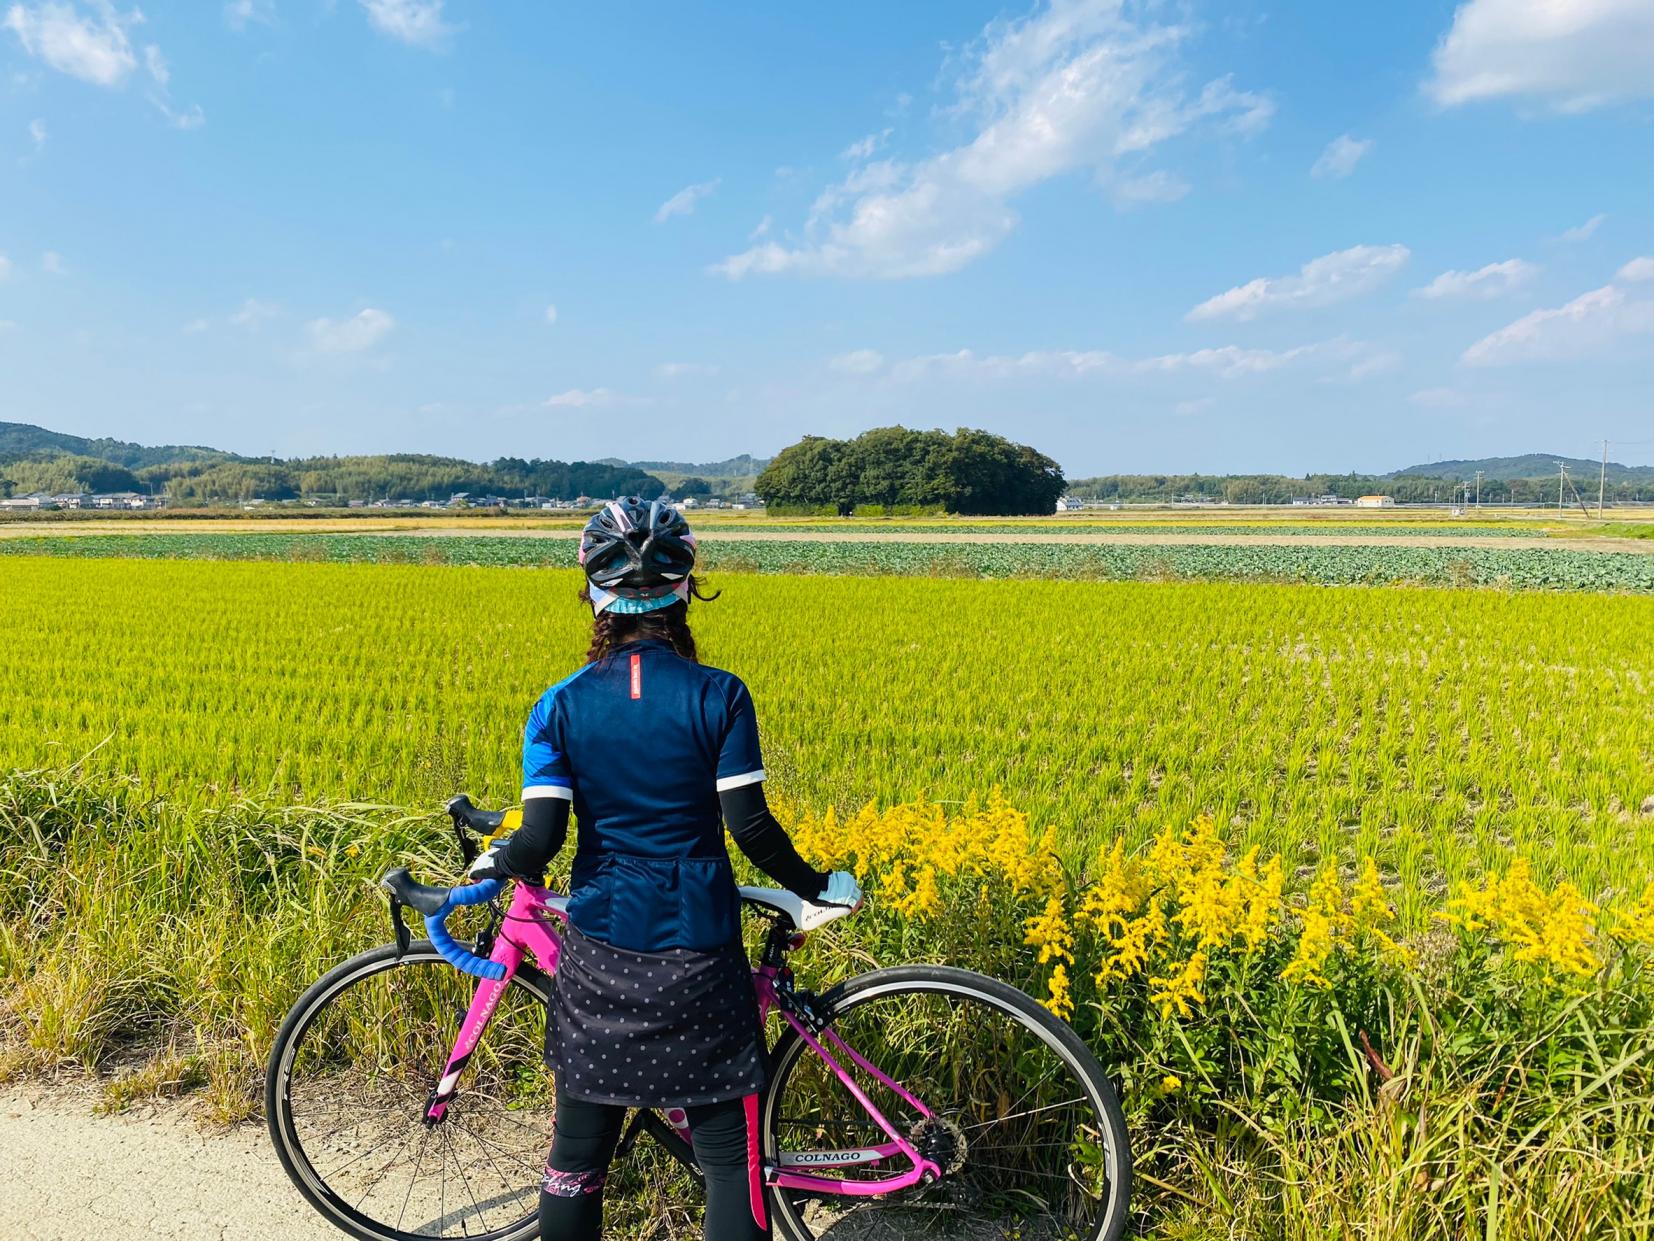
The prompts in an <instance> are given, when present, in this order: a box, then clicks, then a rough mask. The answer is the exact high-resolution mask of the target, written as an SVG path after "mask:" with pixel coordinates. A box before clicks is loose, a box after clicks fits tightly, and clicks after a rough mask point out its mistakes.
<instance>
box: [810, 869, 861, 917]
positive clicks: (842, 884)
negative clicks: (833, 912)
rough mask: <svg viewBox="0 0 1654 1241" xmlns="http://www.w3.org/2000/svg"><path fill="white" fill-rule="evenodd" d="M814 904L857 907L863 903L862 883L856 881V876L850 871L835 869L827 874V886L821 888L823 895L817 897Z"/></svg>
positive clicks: (847, 907)
mask: <svg viewBox="0 0 1654 1241" xmlns="http://www.w3.org/2000/svg"><path fill="white" fill-rule="evenodd" d="M814 904H817V905H838V906H840V907H842V908H844V909H855V908H857V907H859V906H860V905H861V884H859V883H857V882H856V877H855V876H854V875H852V874H851V873H850V872H849V871H847V870H835V871H834V872H833V873H832V874H830V875H828V876H827V886H826V887H825V888H823V889H822V890H821V895H820V896H818V897H816V898H815V901H814Z"/></svg>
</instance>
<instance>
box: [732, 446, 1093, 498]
mask: <svg viewBox="0 0 1654 1241" xmlns="http://www.w3.org/2000/svg"><path fill="white" fill-rule="evenodd" d="M1064 485H1065V484H1064V480H1063V475H1062V467H1060V466H1059V465H1058V464H1057V463H1056V462H1055V461H1053V460H1051V458H1050V457H1047V456H1045V455H1044V454H1042V453H1039V452H1036V451H1035V450H1034V449H1032V448H1030V447H1028V446H1027V445H1026V444H1015V443H1012V442H1011V441H1010V440H1008V439H1005V438H1003V437H1001V436H998V435H991V434H989V433H988V432H986V431H973V430H970V429H968V428H964V427H961V428H960V429H959V430H957V431H955V432H953V433H952V434H951V435H950V434H949V433H948V432H946V431H939V430H938V431H910V430H909V429H907V428H906V427H878V428H875V429H874V430H871V431H866V432H864V433H862V434H861V435H858V436H856V438H855V439H852V440H835V439H827V438H825V437H823V436H819V435H807V436H805V437H804V438H803V439H802V440H800V441H799V442H798V443H796V444H793V445H791V446H789V447H787V448H784V449H782V450H781V452H779V453H778V454H776V456H775V459H774V460H772V461H771V462H770V464H769V466H768V468H766V469H765V470H764V472H763V473H762V474H760V475H759V476H758V484H757V491H758V494H759V495H760V496H762V497H763V499H764V502H765V503H766V504H767V505H769V506H770V507H771V508H772V509H781V510H786V509H795V510H805V511H810V512H820V511H823V510H830V511H833V512H837V513H839V514H842V515H845V516H848V515H849V514H850V513H853V512H854V511H855V510H856V509H857V508H858V507H864V506H872V505H877V506H881V507H883V508H884V509H885V510H886V511H891V510H896V511H906V510H936V509H941V510H945V511H947V512H950V513H963V514H972V515H980V516H990V515H991V516H1012V515H1017V514H1025V513H1050V512H1052V511H1054V510H1055V508H1056V503H1057V497H1058V496H1060V495H1061V494H1062V493H1063V488H1064Z"/></svg>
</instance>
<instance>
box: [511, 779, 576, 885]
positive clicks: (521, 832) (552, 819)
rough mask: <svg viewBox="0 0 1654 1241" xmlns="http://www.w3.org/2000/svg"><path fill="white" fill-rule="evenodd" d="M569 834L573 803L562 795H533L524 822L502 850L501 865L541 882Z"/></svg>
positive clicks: (515, 875) (518, 876)
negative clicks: (548, 865)
mask: <svg viewBox="0 0 1654 1241" xmlns="http://www.w3.org/2000/svg"><path fill="white" fill-rule="evenodd" d="M568 834H569V803H568V802H566V801H564V800H563V799H562V798H561V797H531V798H529V799H528V800H527V801H525V802H524V803H523V825H522V826H521V827H519V828H518V829H517V830H516V831H514V832H512V833H511V839H509V840H508V841H506V843H505V848H504V849H502V850H501V851H500V859H499V868H500V870H502V871H503V872H504V873H506V874H507V875H510V876H511V877H512V878H513V879H527V880H530V881H531V882H533V883H540V882H542V881H543V880H544V879H545V875H546V863H548V862H550V861H551V859H552V858H554V857H556V856H557V853H558V850H560V849H561V848H562V847H563V842H564V841H565V840H566V839H568Z"/></svg>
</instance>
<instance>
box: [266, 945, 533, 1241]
mask: <svg viewBox="0 0 1654 1241" xmlns="http://www.w3.org/2000/svg"><path fill="white" fill-rule="evenodd" d="M475 986H476V980H475V979H473V978H471V977H469V976H468V975H465V974H461V973H460V972H459V971H458V970H456V969H454V967H453V966H451V965H449V964H448V963H447V962H446V961H444V960H443V959H442V958H441V957H440V956H439V955H437V951H436V949H435V948H433V947H432V946H431V945H430V944H429V943H427V942H425V941H423V940H416V941H415V942H414V944H413V946H412V948H411V950H410V951H409V952H407V953H406V954H405V955H404V956H402V957H401V958H400V959H398V958H397V955H396V949H395V946H394V945H388V944H387V945H386V946H385V947H383V948H375V949H373V950H372V951H369V952H365V953H362V954H361V955H360V956H356V957H352V958H351V959H350V960H348V961H346V962H344V963H343V964H341V965H339V966H337V967H336V968H335V969H333V970H331V971H329V972H328V973H327V974H326V975H324V976H323V977H322V978H321V979H320V980H319V981H318V982H317V983H316V984H315V985H314V986H312V987H311V988H310V990H308V991H306V992H305V993H304V995H303V996H301V997H300V998H299V1001H298V1003H296V1004H295V1005H294V1006H293V1008H292V1011H291V1012H290V1013H289V1014H288V1016H287V1020H286V1021H285V1022H283V1023H282V1027H281V1031H280V1032H279V1033H278V1034H277V1036H276V1042H275V1046H274V1047H273V1048H272V1049H271V1052H270V1064H269V1070H268V1073H267V1077H266V1082H265V1112H266V1116H267V1118H268V1122H269V1126H270V1137H271V1139H272V1141H273V1142H274V1143H275V1147H276V1154H277V1155H278V1156H279V1157H280V1159H281V1162H282V1166H283V1167H284V1168H285V1169H286V1170H287V1174H288V1176H290V1177H291V1178H292V1179H293V1183H294V1184H295V1185H297V1186H298V1188H299V1192H300V1193H302V1194H303V1195H304V1196H305V1197H306V1198H307V1199H308V1200H309V1201H310V1203H311V1204H312V1205H313V1206H315V1208H316V1209H317V1210H318V1211H320V1212H321V1213H322V1214H323V1215H324V1216H326V1217H327V1219H328V1220H329V1222H330V1223H332V1224H334V1225H335V1226H336V1227H338V1228H340V1229H342V1230H343V1231H345V1232H346V1233H349V1234H350V1235H351V1236H353V1237H358V1238H362V1239H363V1241H405V1239H409V1238H415V1237H465V1238H477V1239H480V1241H524V1239H526V1238H531V1237H536V1236H538V1227H539V1223H538V1214H537V1209H538V1200H539V1189H540V1181H541V1176H542V1172H541V1170H542V1168H543V1167H544V1164H545V1157H546V1150H547V1148H548V1147H549V1145H550V1142H551V1115H552V1108H553V1103H552V1100H553V1092H552V1080H551V1073H550V1071H549V1070H548V1069H546V1068H545V1066H544V1064H543V1062H542V1053H543V1050H544V1045H545V1043H544V1040H545V1019H546V1003H547V1000H548V995H549V992H548V988H549V986H550V980H549V979H547V978H546V976H545V975H543V974H541V973H540V972H539V971H537V970H534V969H532V968H529V967H527V966H524V967H523V968H521V969H520V970H519V971H518V973H517V975H516V977H515V978H514V979H513V980H512V983H511V985H510V986H509V987H508V988H507V989H506V992H505V994H504V995H503V996H502V997H501V998H500V1002H499V1005H498V1007H497V1008H496V1009H495V1012H494V1015H493V1017H492V1018H491V1020H490V1021H489V1024H488V1028H487V1031H486V1032H485V1034H484V1036H483V1038H482V1039H481V1040H480V1041H479V1043H478V1045H477V1047H476V1049H475V1051H474V1052H473V1053H472V1056H471V1059H470V1060H469V1062H467V1064H466V1067H465V1075H464V1077H463V1078H462V1080H461V1083H460V1088H459V1093H458V1094H457V1095H456V1096H455V1098H454V1100H453V1102H452V1103H451V1104H450V1105H449V1108H448V1111H447V1114H446V1116H445V1117H444V1119H443V1121H442V1122H441V1123H439V1124H437V1125H435V1126H427V1125H426V1124H425V1122H424V1115H425V1103H426V1099H427V1098H428V1096H429V1094H430V1092H431V1090H432V1088H433V1087H434V1086H435V1084H436V1081H437V1078H438V1076H439V1075H440V1074H441V1073H442V1070H443V1067H444V1064H445V1062H446V1060H447V1058H448V1055H449V1052H450V1051H451V1050H452V1048H453V1044H454V1039H455V1037H456V1036H457V1034H458V1032H459V1028H460V1022H461V1021H462V1020H463V1019H464V1016H465V1013H466V1010H467V1008H468V1007H469V1005H470V1002H471V996H472V992H473V990H474V989H475Z"/></svg>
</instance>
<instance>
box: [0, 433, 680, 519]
mask: <svg viewBox="0 0 1654 1241" xmlns="http://www.w3.org/2000/svg"><path fill="white" fill-rule="evenodd" d="M665 486H666V483H665V482H664V481H663V480H662V479H661V478H659V477H658V476H656V475H654V474H651V473H650V472H648V471H647V470H640V469H638V468H636V467H635V466H631V465H626V464H621V465H607V464H603V463H592V462H585V461H575V462H563V461H549V460H540V459H538V458H536V459H533V460H524V459H523V458H520V457H501V458H499V459H498V460H495V461H490V462H475V461H464V460H461V459H458V458H455V457H435V456H430V455H427V454H423V453H388V454H381V455H375V456H353V457H296V458H292V459H290V460H285V461H284V460H276V459H273V458H269V457H242V456H238V455H237V454H235V453H229V452H221V451H219V450H218V449H215V448H201V447H194V446H182V447H181V446H177V445H166V446H163V447H156V448H149V447H145V446H144V445H142V444H129V443H127V442H125V441H124V440H115V439H87V438H85V437H84V436H79V435H65V434H62V433H61V432H57V431H48V430H46V429H45V428H44V427H37V426H33V425H31V424H29V423H21V422H0V496H9V495H27V494H29V493H31V492H35V491H43V492H60V491H92V492H100V491H139V490H148V491H151V492H153V493H156V494H165V495H167V496H170V497H171V499H172V500H173V501H174V502H175V503H184V504H207V503H225V502H228V503H235V502H243V501H247V500H297V499H301V498H306V497H325V498H327V499H329V500H361V501H364V502H366V501H371V500H398V499H399V500H405V501H414V502H418V501H424V500H447V499H448V498H449V497H450V496H453V495H455V494H458V493H468V494H469V495H471V496H474V497H479V498H480V497H487V496H492V497H502V498H505V499H522V498H524V497H528V496H539V497H546V498H550V499H560V500H572V499H575V498H577V497H579V496H583V495H585V496H612V495H624V494H628V493H633V492H635V493H638V494H641V495H658V494H660V492H661V490H662V489H663V488H664V487H665Z"/></svg>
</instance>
